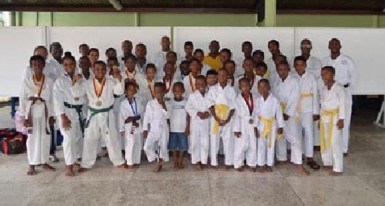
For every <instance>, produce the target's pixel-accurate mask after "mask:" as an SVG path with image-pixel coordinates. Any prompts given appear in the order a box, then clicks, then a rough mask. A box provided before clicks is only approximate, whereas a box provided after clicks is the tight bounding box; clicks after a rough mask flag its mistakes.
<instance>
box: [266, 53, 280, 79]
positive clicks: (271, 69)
mask: <svg viewBox="0 0 385 206" xmlns="http://www.w3.org/2000/svg"><path fill="white" fill-rule="evenodd" d="M265 63H266V65H267V71H268V72H269V76H268V77H269V78H271V77H272V76H274V75H276V74H278V73H277V67H276V66H275V62H274V60H273V57H269V58H268V59H266V60H265Z"/></svg>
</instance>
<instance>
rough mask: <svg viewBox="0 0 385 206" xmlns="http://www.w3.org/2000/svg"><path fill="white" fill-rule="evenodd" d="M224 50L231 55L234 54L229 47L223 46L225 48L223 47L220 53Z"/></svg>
mask: <svg viewBox="0 0 385 206" xmlns="http://www.w3.org/2000/svg"><path fill="white" fill-rule="evenodd" d="M222 52H225V53H227V54H228V55H229V56H230V57H231V56H232V55H233V54H232V53H231V50H230V49H228V48H223V49H221V52H220V53H222Z"/></svg>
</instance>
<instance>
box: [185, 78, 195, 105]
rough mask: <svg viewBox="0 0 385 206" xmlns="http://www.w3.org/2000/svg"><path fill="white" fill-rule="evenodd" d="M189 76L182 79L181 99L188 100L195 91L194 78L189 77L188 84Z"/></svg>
mask: <svg viewBox="0 0 385 206" xmlns="http://www.w3.org/2000/svg"><path fill="white" fill-rule="evenodd" d="M190 75H191V74H190ZM190 75H188V76H186V78H184V79H183V85H184V94H183V97H184V98H186V99H188V97H189V96H190V94H191V93H193V92H194V89H195V78H194V77H192V75H191V82H190Z"/></svg>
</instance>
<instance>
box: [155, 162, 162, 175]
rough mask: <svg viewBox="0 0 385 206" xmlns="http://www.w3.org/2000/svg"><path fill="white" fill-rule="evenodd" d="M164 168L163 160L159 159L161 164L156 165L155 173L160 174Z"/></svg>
mask: <svg viewBox="0 0 385 206" xmlns="http://www.w3.org/2000/svg"><path fill="white" fill-rule="evenodd" d="M162 168H163V160H162V159H159V162H158V164H157V165H156V170H155V172H160V171H161V170H162Z"/></svg>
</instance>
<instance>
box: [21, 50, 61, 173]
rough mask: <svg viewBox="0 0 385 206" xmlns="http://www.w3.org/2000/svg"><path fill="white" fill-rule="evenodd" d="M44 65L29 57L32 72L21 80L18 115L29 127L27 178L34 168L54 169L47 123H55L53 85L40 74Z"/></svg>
mask: <svg viewBox="0 0 385 206" xmlns="http://www.w3.org/2000/svg"><path fill="white" fill-rule="evenodd" d="M44 66H45V59H44V57H42V56H38V55H35V56H32V57H31V58H30V67H31V68H32V69H33V71H34V73H33V75H32V77H30V78H25V79H24V80H23V84H22V89H21V94H20V114H21V116H22V118H23V119H24V126H25V127H27V128H28V139H27V157H28V164H29V169H28V172H27V174H28V175H35V174H37V172H36V170H35V166H38V165H43V169H45V170H51V171H54V170H55V169H54V168H53V167H51V166H50V165H49V164H48V160H49V150H50V144H51V137H50V132H51V131H50V129H49V124H53V121H54V119H53V117H52V96H51V95H52V85H53V82H52V80H51V79H50V78H48V77H46V76H45V75H44V74H43V68H44Z"/></svg>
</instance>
